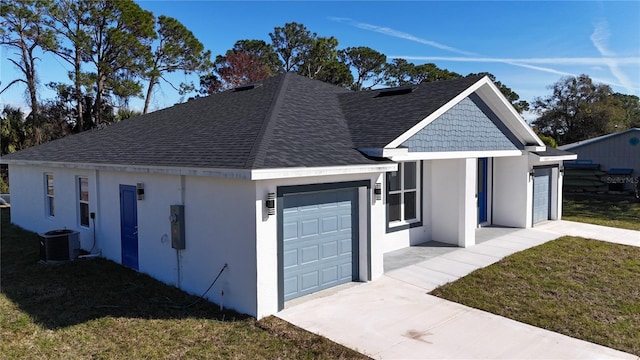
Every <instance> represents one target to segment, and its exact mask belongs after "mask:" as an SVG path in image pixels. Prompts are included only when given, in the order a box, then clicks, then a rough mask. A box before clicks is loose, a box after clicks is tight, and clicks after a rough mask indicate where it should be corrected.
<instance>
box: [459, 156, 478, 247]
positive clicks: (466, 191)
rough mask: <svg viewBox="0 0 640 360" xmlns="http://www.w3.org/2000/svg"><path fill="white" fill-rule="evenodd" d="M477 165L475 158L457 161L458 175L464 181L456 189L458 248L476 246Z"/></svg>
mask: <svg viewBox="0 0 640 360" xmlns="http://www.w3.org/2000/svg"><path fill="white" fill-rule="evenodd" d="M477 164H478V160H477V159H476V158H470V159H462V160H460V161H459V166H460V171H459V175H460V177H461V179H464V180H463V182H462V184H460V186H459V187H458V189H459V193H458V214H459V216H458V246H460V247H469V246H473V245H475V244H476V227H477V225H478V204H477V196H476V182H477V179H476V177H477Z"/></svg>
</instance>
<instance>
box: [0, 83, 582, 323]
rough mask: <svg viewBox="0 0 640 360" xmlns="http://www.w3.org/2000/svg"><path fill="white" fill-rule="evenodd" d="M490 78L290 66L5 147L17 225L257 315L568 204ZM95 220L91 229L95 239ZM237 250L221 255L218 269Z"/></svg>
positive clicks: (536, 142) (553, 214) (540, 148)
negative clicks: (41, 140) (345, 84)
mask: <svg viewBox="0 0 640 360" xmlns="http://www.w3.org/2000/svg"><path fill="white" fill-rule="evenodd" d="M571 159H575V155H572V154H569V153H567V152H562V151H559V150H554V149H546V148H545V146H544V145H543V143H542V141H541V140H540V139H539V138H538V137H537V136H536V134H535V133H534V132H533V131H532V129H531V128H530V127H529V126H528V125H527V124H526V123H525V121H524V120H523V119H522V117H520V116H519V114H518V113H517V112H516V111H515V110H514V109H513V108H512V107H511V105H510V103H509V102H508V101H507V100H506V99H505V98H504V97H503V95H502V94H501V93H500V91H499V90H498V89H497V88H496V86H495V85H494V84H493V83H492V82H491V81H490V80H489V79H488V78H486V77H470V78H463V79H458V80H451V81H439V82H433V83H424V84H421V85H416V86H407V87H400V88H392V89H382V90H372V91H362V92H351V91H348V90H345V89H343V88H340V87H336V86H333V85H330V84H327V83H323V82H320V81H316V80H311V79H308V78H305V77H301V76H298V75H295V74H281V75H278V76H275V77H272V78H269V79H266V80H264V81H261V82H259V83H256V84H252V85H247V86H243V87H239V88H236V89H234V90H232V91H227V92H223V93H219V94H215V95H212V96H209V97H206V98H202V99H197V100H193V101H190V102H187V103H184V104H180V105H176V106H173V107H170V108H167V109H164V110H160V111H157V112H154V113H151V114H147V115H143V116H140V117H138V118H135V119H130V120H125V121H122V122H120V123H116V124H113V125H110V126H108V127H106V128H104V129H101V130H93V131H88V132H85V133H81V134H77V135H72V136H68V137H65V138H63V139H60V140H56V141H53V142H50V143H47V144H43V145H40V146H36V147H33V148H29V149H25V150H23V151H20V152H16V153H14V154H11V155H8V156H5V157H3V159H2V161H3V162H4V163H7V164H9V172H10V184H11V196H12V214H11V215H12V222H14V223H15V224H17V225H20V226H22V227H24V228H26V229H30V230H33V231H38V232H43V231H47V230H50V229H60V228H68V229H75V230H78V231H79V232H80V233H81V245H82V248H84V249H86V250H91V249H93V252H94V253H97V252H99V254H100V255H101V256H102V257H104V258H107V259H111V260H113V261H115V262H118V263H121V264H123V265H125V266H128V267H130V268H132V269H135V270H137V271H140V272H143V273H147V274H149V275H151V276H153V277H155V278H157V279H159V280H161V281H163V282H165V283H168V284H173V285H175V286H177V287H179V288H181V289H184V290H185V291H187V292H190V293H194V294H201V293H202V292H203V291H204V290H205V289H207V288H208V287H209V286H210V284H211V283H212V280H213V279H214V278H215V277H216V275H217V274H218V273H219V271H220V269H223V268H224V271H223V273H222V275H221V276H220V279H219V280H218V282H217V283H216V284H215V286H214V287H213V288H212V290H211V291H209V292H208V293H207V298H208V299H209V300H211V301H214V302H217V303H220V304H222V305H224V306H226V307H231V308H233V309H235V310H238V311H240V312H243V313H247V314H250V315H253V316H255V317H257V318H261V317H263V316H267V315H270V314H273V313H276V312H278V311H279V310H281V309H282V308H283V307H284V304H285V302H287V301H288V300H290V299H293V298H296V297H299V296H302V295H306V294H309V293H312V292H316V291H319V290H322V289H326V288H329V287H332V286H335V285H338V284H342V283H345V282H351V281H371V280H375V279H376V278H378V277H380V276H381V275H382V274H383V254H384V253H386V252H389V251H393V250H397V249H401V248H405V247H409V246H412V245H416V244H419V243H423V242H425V241H429V240H436V241H440V242H444V243H449V244H453V245H457V246H460V247H468V246H473V245H474V244H475V230H476V228H478V227H480V226H487V225H500V226H509V227H519V228H528V227H532V226H534V225H535V224H536V223H537V222H540V221H546V220H555V219H560V217H561V213H562V200H561V196H562V195H561V191H560V189H561V188H562V171H560V170H561V167H562V161H563V160H571ZM94 234H95V238H94ZM225 265H226V267H225Z"/></svg>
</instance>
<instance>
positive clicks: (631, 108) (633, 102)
mask: <svg viewBox="0 0 640 360" xmlns="http://www.w3.org/2000/svg"><path fill="white" fill-rule="evenodd" d="M611 101H612V102H613V106H615V107H616V108H618V109H619V110H620V111H621V114H620V119H619V121H618V123H616V124H613V126H614V128H616V129H619V130H624V129H628V128H637V127H640V98H638V97H637V96H636V95H628V94H621V93H615V94H613V95H611Z"/></svg>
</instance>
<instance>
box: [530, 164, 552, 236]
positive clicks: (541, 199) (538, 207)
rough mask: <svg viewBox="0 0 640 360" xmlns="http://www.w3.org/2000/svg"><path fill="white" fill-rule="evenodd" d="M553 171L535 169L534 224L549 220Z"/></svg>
mask: <svg viewBox="0 0 640 360" xmlns="http://www.w3.org/2000/svg"><path fill="white" fill-rule="evenodd" d="M550 203H551V169H550V168H545V169H535V175H534V178H533V223H534V224H536V223H539V222H541V221H545V220H549V209H550V207H551V206H550Z"/></svg>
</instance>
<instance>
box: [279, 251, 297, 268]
mask: <svg viewBox="0 0 640 360" xmlns="http://www.w3.org/2000/svg"><path fill="white" fill-rule="evenodd" d="M282 263H283V266H284V268H285V269H288V268H290V267H293V266H297V265H299V264H298V249H291V250H285V251H284V254H283V256H282Z"/></svg>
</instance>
